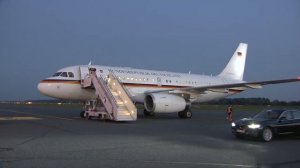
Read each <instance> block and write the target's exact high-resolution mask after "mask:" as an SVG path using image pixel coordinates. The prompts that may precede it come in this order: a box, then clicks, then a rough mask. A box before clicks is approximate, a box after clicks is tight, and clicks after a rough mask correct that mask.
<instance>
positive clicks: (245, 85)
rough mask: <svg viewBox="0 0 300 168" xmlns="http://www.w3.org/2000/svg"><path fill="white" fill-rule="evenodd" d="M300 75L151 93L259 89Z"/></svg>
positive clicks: (226, 91)
mask: <svg viewBox="0 0 300 168" xmlns="http://www.w3.org/2000/svg"><path fill="white" fill-rule="evenodd" d="M299 81H300V77H298V78H291V79H280V80H269V81H258V82H240V83H228V84H219V85H207V86H199V87H185V88H176V89H171V90H160V91H153V92H151V93H155V92H156V93H158V92H169V93H183V92H192V93H201V92H205V91H212V92H221V93H228V92H230V91H233V92H239V91H244V90H247V89H260V88H262V87H263V86H264V85H270V84H279V83H289V82H299Z"/></svg>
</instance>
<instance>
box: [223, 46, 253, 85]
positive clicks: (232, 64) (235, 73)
mask: <svg viewBox="0 0 300 168" xmlns="http://www.w3.org/2000/svg"><path fill="white" fill-rule="evenodd" d="M247 47H248V44H245V43H240V45H239V46H238V48H237V49H236V51H235V52H234V54H233V56H232V57H231V59H230V61H229V62H228V64H227V65H226V67H225V69H224V70H223V71H222V72H221V73H220V74H219V75H218V76H220V77H223V78H227V79H233V80H239V81H242V80H243V76H244V69H245V62H246V56H247Z"/></svg>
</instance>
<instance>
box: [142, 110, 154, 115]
mask: <svg viewBox="0 0 300 168" xmlns="http://www.w3.org/2000/svg"><path fill="white" fill-rule="evenodd" d="M144 115H145V116H150V117H151V116H154V112H149V111H147V110H146V109H145V110H144Z"/></svg>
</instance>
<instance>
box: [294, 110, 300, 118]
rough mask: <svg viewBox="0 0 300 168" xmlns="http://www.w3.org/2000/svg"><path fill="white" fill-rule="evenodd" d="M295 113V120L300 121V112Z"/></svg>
mask: <svg viewBox="0 0 300 168" xmlns="http://www.w3.org/2000/svg"><path fill="white" fill-rule="evenodd" d="M293 113H294V118H295V119H300V111H294V112H293Z"/></svg>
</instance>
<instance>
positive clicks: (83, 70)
mask: <svg viewBox="0 0 300 168" xmlns="http://www.w3.org/2000/svg"><path fill="white" fill-rule="evenodd" d="M79 69H80V79H81V81H82V80H84V78H85V77H86V76H87V75H88V74H89V67H79Z"/></svg>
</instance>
